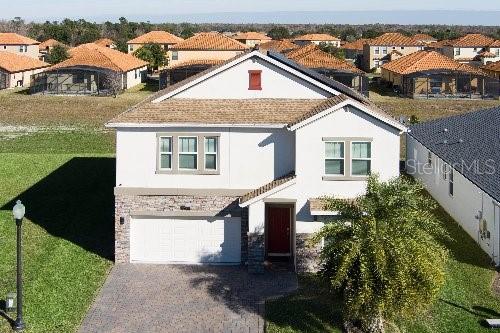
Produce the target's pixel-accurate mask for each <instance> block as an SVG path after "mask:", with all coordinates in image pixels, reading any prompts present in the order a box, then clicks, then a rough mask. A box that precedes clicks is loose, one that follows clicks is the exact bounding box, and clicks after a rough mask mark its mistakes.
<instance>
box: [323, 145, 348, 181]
mask: <svg viewBox="0 0 500 333" xmlns="http://www.w3.org/2000/svg"><path fill="white" fill-rule="evenodd" d="M344 147H345V143H344V142H325V174H326V175H336V176H339V175H340V176H343V175H344V168H345V160H344Z"/></svg>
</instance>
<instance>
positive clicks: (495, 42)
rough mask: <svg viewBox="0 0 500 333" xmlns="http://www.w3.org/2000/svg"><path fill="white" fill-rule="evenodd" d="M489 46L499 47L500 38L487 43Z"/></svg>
mask: <svg viewBox="0 0 500 333" xmlns="http://www.w3.org/2000/svg"><path fill="white" fill-rule="evenodd" d="M489 46H490V47H500V39H497V40H495V41H494V42H493V43H491V44H490V45H489Z"/></svg>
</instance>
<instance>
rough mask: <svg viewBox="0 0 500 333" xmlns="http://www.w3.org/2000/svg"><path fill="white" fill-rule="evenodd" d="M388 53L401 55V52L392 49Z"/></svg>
mask: <svg viewBox="0 0 500 333" xmlns="http://www.w3.org/2000/svg"><path fill="white" fill-rule="evenodd" d="M389 54H396V55H398V56H402V55H403V53H401V52H399V51H398V50H392V51H391V53H389Z"/></svg>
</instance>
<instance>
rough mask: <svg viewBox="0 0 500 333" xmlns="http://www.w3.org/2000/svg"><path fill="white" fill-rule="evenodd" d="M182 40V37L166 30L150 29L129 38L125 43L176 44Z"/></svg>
mask: <svg viewBox="0 0 500 333" xmlns="http://www.w3.org/2000/svg"><path fill="white" fill-rule="evenodd" d="M183 40H184V39H182V38H180V37H177V36H176V35H174V34H171V33H170V32H167V31H150V32H148V33H145V34H144V35H140V36H138V37H136V38H134V39H131V40H129V41H128V42H127V44H148V43H153V44H177V43H179V42H182V41H183Z"/></svg>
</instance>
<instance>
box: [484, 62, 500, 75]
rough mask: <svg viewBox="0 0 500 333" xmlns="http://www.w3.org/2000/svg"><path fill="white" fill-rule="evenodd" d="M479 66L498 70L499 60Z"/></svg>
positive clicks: (489, 69)
mask: <svg viewBox="0 0 500 333" xmlns="http://www.w3.org/2000/svg"><path fill="white" fill-rule="evenodd" d="M481 68H483V69H485V70H488V71H493V72H500V61H496V62H492V63H490V64H487V65H484V66H483V67H481Z"/></svg>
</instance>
